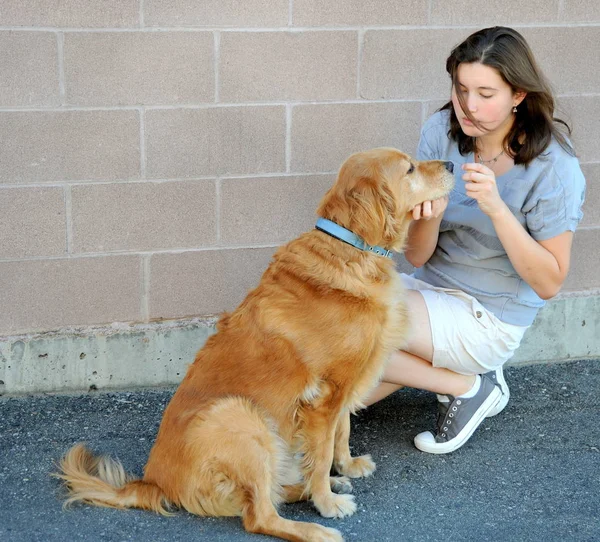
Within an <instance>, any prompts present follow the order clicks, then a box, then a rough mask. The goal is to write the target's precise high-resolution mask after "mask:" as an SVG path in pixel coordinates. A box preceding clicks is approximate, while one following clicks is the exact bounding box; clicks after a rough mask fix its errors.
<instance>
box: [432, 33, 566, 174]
mask: <svg viewBox="0 0 600 542" xmlns="http://www.w3.org/2000/svg"><path fill="white" fill-rule="evenodd" d="M472 62H479V63H481V64H483V65H485V66H489V67H491V68H494V69H495V70H496V71H497V72H498V73H499V74H500V77H502V79H503V80H504V81H505V82H506V83H507V84H508V85H509V86H510V87H511V89H512V90H513V92H518V91H524V92H526V93H527V96H526V97H525V99H524V100H523V101H522V102H521V103H520V104H519V105H518V106H517V112H516V113H515V121H514V123H513V126H512V128H511V129H510V131H509V133H508V134H507V135H506V137H505V139H504V143H503V147H504V149H505V151H506V152H507V153H508V154H509V155H510V156H511V157H512V158H513V159H514V162H515V164H524V165H527V164H529V163H530V162H531V161H532V160H533V159H534V158H537V157H538V156H539V155H540V154H542V153H543V152H544V150H545V149H546V148H547V147H548V145H549V144H550V142H551V140H552V137H554V138H555V139H556V141H557V142H558V143H559V144H560V145H561V147H563V148H564V149H565V150H566V151H567V152H568V153H569V154H572V155H574V154H575V153H574V150H573V147H572V146H571V144H570V142H569V141H568V140H567V137H566V136H565V133H564V132H566V134H567V135H570V134H571V129H570V127H569V126H568V124H567V123H566V122H564V121H563V120H561V119H557V118H555V117H554V97H553V95H552V89H551V87H550V84H549V83H548V81H547V80H546V78H545V76H544V74H543V73H542V71H541V70H540V68H539V67H538V65H537V63H536V61H535V58H534V56H533V53H532V52H531V49H530V48H529V45H528V44H527V42H526V41H525V38H524V37H523V36H522V35H521V34H519V33H518V32H517V31H516V30H513V29H512V28H507V27H504V26H494V27H491V28H484V29H483V30H479V31H478V32H475V33H474V34H471V35H470V36H469V37H468V38H467V39H466V40H465V41H463V42H462V43H461V44H460V45H457V46H456V47H455V48H454V49H453V50H452V52H451V53H450V56H449V57H448V58H447V60H446V71H447V72H448V74H449V75H450V77H451V79H452V85H453V87H454V89H455V92H456V96H457V98H458V101H459V103H460V105H461V107H462V109H463V112H464V113H465V115H466V116H467V117H468V118H469V119H470V120H471V121H472V122H473V123H474V124H475V125H476V126H477V127H478V128H482V127H481V126H480V125H479V124H478V123H477V121H476V120H475V119H474V118H473V117H472V115H471V113H470V112H469V110H468V107H467V105H466V100H465V97H464V94H463V92H462V91H461V89H460V84H459V82H458V67H459V65H460V64H461V63H472ZM445 109H448V110H450V130H449V133H448V135H449V137H451V138H452V139H453V140H454V141H456V142H457V143H458V149H459V151H460V153H461V154H462V155H466V154H469V153H470V152H476V148H475V140H474V138H472V137H470V136H468V135H466V134H465V133H464V132H463V131H462V129H461V127H460V124H459V122H458V119H457V117H456V113H455V111H454V107H453V106H452V101H451V100H450V101H449V102H448V103H446V104H445V105H444V106H443V107H441V109H440V110H445ZM559 125H560V126H559Z"/></svg>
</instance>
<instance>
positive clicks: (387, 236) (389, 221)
mask: <svg viewBox="0 0 600 542" xmlns="http://www.w3.org/2000/svg"><path fill="white" fill-rule="evenodd" d="M348 199H349V202H350V216H351V219H350V228H349V229H350V230H351V231H353V232H354V233H356V234H357V235H360V236H361V237H362V238H363V239H364V240H365V241H366V242H367V243H369V244H370V245H384V246H389V245H391V244H392V243H393V242H394V239H395V236H396V230H397V223H396V219H395V216H396V201H395V199H394V195H393V194H392V191H391V190H390V189H389V187H388V186H387V183H386V182H383V181H379V182H378V181H375V180H374V179H370V178H364V177H363V178H361V179H360V180H359V181H358V182H357V183H356V185H355V187H354V189H352V190H351V191H350V193H349V194H348Z"/></svg>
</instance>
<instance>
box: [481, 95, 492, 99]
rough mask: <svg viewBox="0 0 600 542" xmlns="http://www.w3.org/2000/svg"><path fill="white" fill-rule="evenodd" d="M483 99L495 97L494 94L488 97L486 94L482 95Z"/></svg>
mask: <svg viewBox="0 0 600 542" xmlns="http://www.w3.org/2000/svg"><path fill="white" fill-rule="evenodd" d="M481 97H482V98H485V99H486V100H487V99H488V98H493V97H494V95H493V94H490V95H489V96H486V95H485V94H482V95H481Z"/></svg>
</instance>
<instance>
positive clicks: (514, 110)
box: [513, 105, 517, 113]
mask: <svg viewBox="0 0 600 542" xmlns="http://www.w3.org/2000/svg"><path fill="white" fill-rule="evenodd" d="M516 112H517V106H516V105H515V106H514V107H513V113H516Z"/></svg>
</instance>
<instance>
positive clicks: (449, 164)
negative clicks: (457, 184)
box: [444, 162, 454, 173]
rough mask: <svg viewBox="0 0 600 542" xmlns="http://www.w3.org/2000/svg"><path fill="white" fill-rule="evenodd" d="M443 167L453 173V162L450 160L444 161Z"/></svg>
mask: <svg viewBox="0 0 600 542" xmlns="http://www.w3.org/2000/svg"><path fill="white" fill-rule="evenodd" d="M444 167H445V168H446V169H447V170H448V171H449V172H450V173H454V164H453V163H452V162H444Z"/></svg>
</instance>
